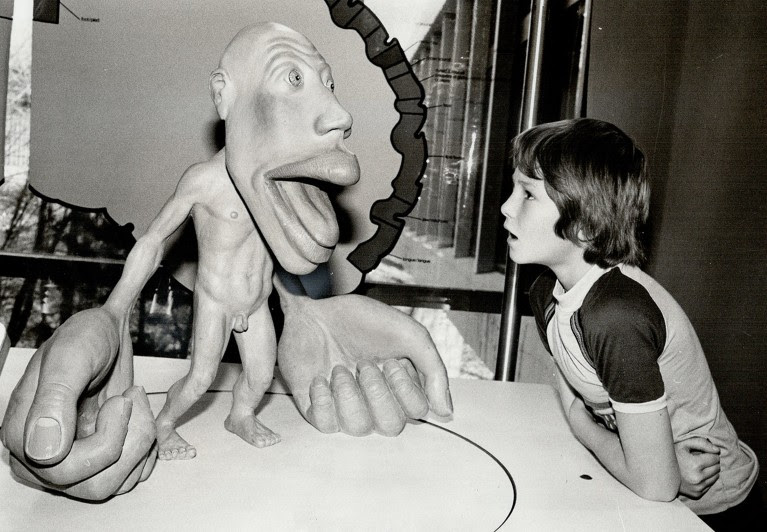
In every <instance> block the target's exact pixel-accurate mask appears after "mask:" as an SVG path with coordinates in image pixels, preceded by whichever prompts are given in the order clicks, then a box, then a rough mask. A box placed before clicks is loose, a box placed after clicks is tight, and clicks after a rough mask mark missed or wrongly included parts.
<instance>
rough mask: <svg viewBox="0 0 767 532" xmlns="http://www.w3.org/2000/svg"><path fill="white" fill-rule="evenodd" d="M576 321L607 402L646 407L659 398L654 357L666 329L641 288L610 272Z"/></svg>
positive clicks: (660, 391)
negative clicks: (638, 404)
mask: <svg viewBox="0 0 767 532" xmlns="http://www.w3.org/2000/svg"><path fill="white" fill-rule="evenodd" d="M578 318H579V320H580V325H581V327H582V334H583V336H582V338H583V342H584V344H585V345H584V347H585V349H586V352H587V353H589V355H590V357H591V359H592V361H593V363H594V368H595V370H596V373H597V376H598V377H599V379H600V380H601V381H602V384H603V386H604V387H605V389H606V390H607V394H608V395H609V396H610V399H612V400H614V401H618V402H620V403H646V402H648V401H653V400H656V399H659V398H660V397H661V396H662V395H663V393H664V386H663V378H662V376H661V372H660V367H659V366H658V357H660V355H661V353H662V352H663V348H664V345H665V343H666V325H665V321H664V319H663V314H662V312H661V311H660V309H659V308H658V305H656V304H655V301H653V299H652V297H651V296H650V294H649V293H648V292H647V290H646V289H645V288H644V287H643V286H642V285H641V284H639V283H637V282H636V281H634V280H633V279H630V278H629V277H627V276H625V275H624V274H623V273H621V272H620V270H619V269H618V268H615V269H613V270H611V271H610V272H609V273H607V274H605V275H603V276H602V277H601V278H600V279H599V280H598V281H597V282H596V283H595V284H594V287H593V289H592V290H591V291H590V292H589V294H588V295H587V296H586V299H585V300H584V302H583V305H582V306H581V309H580V311H579V313H578Z"/></svg>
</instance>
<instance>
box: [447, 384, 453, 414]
mask: <svg viewBox="0 0 767 532" xmlns="http://www.w3.org/2000/svg"><path fill="white" fill-rule="evenodd" d="M445 401H446V402H447V406H448V408H449V409H450V412H452V411H453V397H452V396H451V395H450V390H449V389H448V390H445Z"/></svg>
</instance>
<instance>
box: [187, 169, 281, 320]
mask: <svg viewBox="0 0 767 532" xmlns="http://www.w3.org/2000/svg"><path fill="white" fill-rule="evenodd" d="M217 159H218V158H214V159H213V160H212V161H210V162H209V163H204V164H205V165H206V167H208V166H209V168H206V171H205V176H206V182H205V183H203V184H202V185H201V186H202V193H201V194H199V196H200V199H198V201H196V202H195V205H194V207H193V208H192V212H191V216H192V218H193V220H194V227H195V232H196V234H197V246H198V266H197V279H196V281H195V291H198V290H199V291H203V292H204V293H205V295H206V296H208V297H209V298H211V299H212V300H213V301H215V302H216V303H218V304H219V305H221V306H222V307H223V308H224V310H225V311H226V313H227V314H228V315H229V316H232V315H235V314H241V313H244V314H245V315H246V316H248V315H250V314H252V313H253V311H255V309H257V308H258V307H260V306H261V305H262V304H263V303H264V302H265V301H266V299H267V298H268V297H269V294H270V293H271V291H272V268H273V266H272V259H271V256H270V254H269V252H268V250H267V248H266V245H265V244H264V242H263V240H262V238H261V236H260V235H259V233H258V231H256V227H255V224H254V222H253V220H252V218H251V217H250V215H249V214H248V211H247V209H246V208H245V204H244V203H243V202H242V200H241V199H240V196H239V195H238V194H237V191H236V189H235V188H234V185H233V184H232V182H231V181H230V180H229V177H228V175H227V174H226V169H225V167H224V165H223V164H221V161H218V160H217ZM195 188H196V187H195Z"/></svg>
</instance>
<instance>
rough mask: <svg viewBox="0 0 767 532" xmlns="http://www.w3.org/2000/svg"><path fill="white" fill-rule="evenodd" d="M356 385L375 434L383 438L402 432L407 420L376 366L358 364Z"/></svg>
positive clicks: (365, 362)
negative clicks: (370, 418)
mask: <svg viewBox="0 0 767 532" xmlns="http://www.w3.org/2000/svg"><path fill="white" fill-rule="evenodd" d="M408 379H409V377H408ZM357 383H358V384H359V387H360V390H362V395H363V396H364V397H365V401H366V402H367V405H368V410H369V412H370V416H371V417H372V419H373V425H374V427H375V430H376V432H378V433H380V434H383V435H384V436H396V435H397V434H399V433H400V432H402V429H403V428H405V422H406V421H407V418H406V417H405V413H404V412H403V411H402V408H401V407H400V405H399V404H398V403H397V400H396V399H395V397H394V395H392V391H391V390H390V389H389V385H388V384H386V379H385V378H384V375H383V373H381V370H379V369H378V366H376V365H375V364H374V363H373V362H371V361H369V360H361V361H360V362H358V363H357Z"/></svg>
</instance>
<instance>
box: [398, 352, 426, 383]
mask: <svg viewBox="0 0 767 532" xmlns="http://www.w3.org/2000/svg"><path fill="white" fill-rule="evenodd" d="M399 363H400V365H401V366H402V367H403V368H405V371H407V373H408V375H410V378H411V379H413V382H414V383H416V385H418V386H421V388H422V389H423V379H421V376H420V375H419V374H418V372H417V371H416V370H415V368H414V367H413V363H412V362H410V360H408V359H407V358H402V359H400V360H399Z"/></svg>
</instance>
